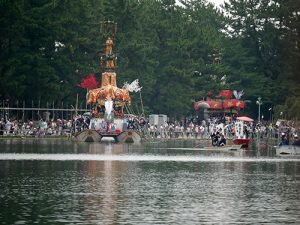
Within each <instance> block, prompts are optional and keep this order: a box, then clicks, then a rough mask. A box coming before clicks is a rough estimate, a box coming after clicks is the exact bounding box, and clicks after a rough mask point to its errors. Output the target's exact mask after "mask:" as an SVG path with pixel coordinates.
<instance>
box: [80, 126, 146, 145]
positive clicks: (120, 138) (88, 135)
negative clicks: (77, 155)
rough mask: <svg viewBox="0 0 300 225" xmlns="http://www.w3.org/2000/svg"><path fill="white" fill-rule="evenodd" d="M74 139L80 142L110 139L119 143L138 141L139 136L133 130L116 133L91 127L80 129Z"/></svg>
mask: <svg viewBox="0 0 300 225" xmlns="http://www.w3.org/2000/svg"><path fill="white" fill-rule="evenodd" d="M75 140H77V141H81V142H102V141H107V140H112V141H115V142H120V143H140V142H141V136H140V134H139V133H138V132H136V131H134V130H127V131H124V132H121V133H119V134H116V133H101V134H100V133H99V132H98V131H96V130H93V129H87V130H84V131H81V132H79V133H77V134H76V135H75Z"/></svg>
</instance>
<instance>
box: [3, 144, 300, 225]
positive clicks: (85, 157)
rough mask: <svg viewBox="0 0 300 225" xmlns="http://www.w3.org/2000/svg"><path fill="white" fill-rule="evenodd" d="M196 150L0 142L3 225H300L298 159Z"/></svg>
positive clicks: (187, 146)
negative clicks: (287, 224)
mask: <svg viewBox="0 0 300 225" xmlns="http://www.w3.org/2000/svg"><path fill="white" fill-rule="evenodd" d="M199 144H200V145H201V143H199V142H196V141H180V140H177V141H168V142H162V141H153V142H146V143H143V144H141V145H127V144H126V145H123V144H114V143H102V144H99V143H92V144H89V143H76V142H71V141H66V140H54V139H53V140H52V139H50V140H49V139H47V140H46V139H44V140H37V139H28V140H20V139H15V140H0V224H237V223H243V224H265V223H271V224H286V223H295V224H299V223H300V158H293V157H276V156H274V154H272V153H270V152H266V151H256V150H251V149H250V150H242V151H230V152H221V151H220V152H218V151H197V150H192V149H191V147H194V146H196V145H199ZM202 144H205V143H202Z"/></svg>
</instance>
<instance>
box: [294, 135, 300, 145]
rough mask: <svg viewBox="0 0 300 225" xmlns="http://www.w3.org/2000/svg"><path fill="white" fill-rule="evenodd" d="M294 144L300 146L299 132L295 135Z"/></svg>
mask: <svg viewBox="0 0 300 225" xmlns="http://www.w3.org/2000/svg"><path fill="white" fill-rule="evenodd" d="M292 145H295V146H300V139H299V138H298V135H297V134H295V135H294V141H293V144H292Z"/></svg>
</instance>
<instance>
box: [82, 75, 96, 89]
mask: <svg viewBox="0 0 300 225" xmlns="http://www.w3.org/2000/svg"><path fill="white" fill-rule="evenodd" d="M79 87H81V88H86V89H89V90H91V89H95V88H97V87H98V82H97V80H96V78H95V75H94V74H93V73H91V74H90V75H89V76H87V77H84V78H82V80H81V82H80V84H79Z"/></svg>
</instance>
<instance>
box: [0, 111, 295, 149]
mask: <svg viewBox="0 0 300 225" xmlns="http://www.w3.org/2000/svg"><path fill="white" fill-rule="evenodd" d="M124 119H125V122H124V123H125V124H126V129H134V130H139V131H140V132H142V133H143V134H144V135H146V136H148V137H152V138H196V139H212V143H213V144H214V145H225V144H226V139H231V138H233V137H235V135H236V130H235V129H236V126H235V123H236V119H235V118H234V117H233V118H228V117H227V118H226V117H222V116H211V117H209V118H207V119H202V120H201V119H199V117H197V116H196V117H190V118H188V119H185V120H181V121H177V120H173V121H164V122H163V123H160V124H155V123H150V122H149V120H148V119H147V118H137V117H128V118H124ZM90 121H91V120H90V117H89V116H83V115H79V116H77V117H75V118H74V119H73V120H62V119H56V120H50V121H44V120H42V119H41V120H39V121H30V120H28V121H26V122H20V121H17V120H11V119H8V118H2V119H1V121H0V136H1V135H6V136H8V135H11V136H13V135H14V136H18V135H20V136H38V137H40V136H45V135H49V136H61V135H71V134H72V133H75V132H78V131H82V130H84V129H88V128H90V127H91V126H90ZM298 132H299V131H298V130H297V129H296V127H295V126H293V124H292V123H284V124H280V125H279V124H273V123H269V122H262V123H260V124H258V123H254V122H251V123H244V127H243V137H244V138H255V137H258V136H260V138H267V137H273V138H278V139H279V138H281V139H282V143H289V140H290V139H292V140H294V137H297V135H298Z"/></svg>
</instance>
